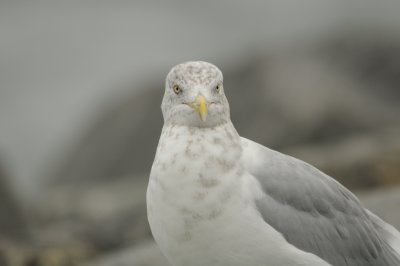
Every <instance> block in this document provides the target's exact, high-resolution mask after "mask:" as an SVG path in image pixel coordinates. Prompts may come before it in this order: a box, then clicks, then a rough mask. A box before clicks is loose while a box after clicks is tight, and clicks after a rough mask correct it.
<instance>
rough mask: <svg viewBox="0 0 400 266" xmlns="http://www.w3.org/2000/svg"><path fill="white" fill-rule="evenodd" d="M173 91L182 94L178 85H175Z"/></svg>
mask: <svg viewBox="0 0 400 266" xmlns="http://www.w3.org/2000/svg"><path fill="white" fill-rule="evenodd" d="M172 90H173V91H174V92H175V94H179V93H181V92H182V90H181V88H180V87H179V86H178V85H174V86H173V87H172Z"/></svg>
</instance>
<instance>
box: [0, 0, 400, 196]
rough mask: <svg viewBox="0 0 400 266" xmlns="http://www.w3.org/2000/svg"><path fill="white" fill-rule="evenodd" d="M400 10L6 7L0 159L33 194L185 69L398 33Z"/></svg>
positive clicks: (0, 29) (232, 5) (258, 2)
mask: <svg viewBox="0 0 400 266" xmlns="http://www.w3.org/2000/svg"><path fill="white" fill-rule="evenodd" d="M399 10H400V2H399V1H379V3H378V2H376V1H372V0H368V1H367V0H365V1H361V0H360V1H320V0H303V1H281V0H272V1H262V0H251V1H228V0H224V1H179V0H174V1H159V2H155V1H107V2H106V1H2V2H1V3H0V160H1V162H2V163H3V165H4V166H5V167H6V171H8V172H9V173H10V174H11V175H12V176H13V177H14V181H15V183H14V185H15V186H18V189H22V190H25V191H29V189H30V188H32V186H33V185H34V184H35V183H36V182H35V181H36V180H38V179H37V178H40V176H41V174H42V173H43V171H44V169H45V168H47V167H49V165H51V164H52V162H53V161H52V160H53V158H56V157H57V156H58V155H59V154H62V153H63V151H64V150H65V149H67V148H68V144H69V143H70V142H71V141H72V140H73V139H74V136H76V134H77V133H78V131H79V130H82V128H85V123H87V122H88V121H91V117H93V116H94V115H95V113H96V112H97V111H98V110H99V109H101V108H104V106H107V105H110V104H111V103H112V102H113V100H114V99H117V98H118V97H121V95H124V94H125V93H127V90H140V89H141V88H142V87H145V86H143V84H145V83H146V82H149V81H152V80H154V79H156V80H158V79H160V77H163V76H164V75H165V74H166V72H167V71H168V70H169V68H170V67H171V66H173V65H174V64H176V63H178V62H181V61H186V60H193V59H201V60H206V61H211V62H214V63H216V64H217V65H219V66H220V67H221V68H222V69H223V70H224V68H228V67H229V66H230V65H232V64H235V63H236V62H238V61H240V60H243V58H245V57H247V56H249V55H251V54H254V53H255V51H260V50H261V51H267V50H273V49H279V47H280V46H285V45H293V44H295V43H298V45H303V44H305V43H308V42H313V41H315V40H317V39H318V38H322V36H325V35H326V34H329V33H332V32H334V31H340V30H345V29H346V28H347V27H348V26H349V25H359V26H360V27H362V28H364V29H366V30H368V28H369V27H374V28H382V29H391V30H393V32H397V33H399V31H400V27H398V25H400V24H399V23H400V16H399V15H398V11H399ZM124 84H136V85H134V86H131V85H130V86H124ZM160 86H161V87H162V84H160ZM160 89H162V88H160ZM156 108H158V107H156ZM24 188H25V189H24Z"/></svg>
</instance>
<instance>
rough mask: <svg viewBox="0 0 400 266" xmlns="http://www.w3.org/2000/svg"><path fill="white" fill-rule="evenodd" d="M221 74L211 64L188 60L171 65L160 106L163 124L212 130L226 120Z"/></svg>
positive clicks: (226, 104)
mask: <svg viewBox="0 0 400 266" xmlns="http://www.w3.org/2000/svg"><path fill="white" fill-rule="evenodd" d="M222 82H223V76H222V73H221V71H220V70H219V69H218V67H216V66H215V65H213V64H210V63H207V62H202V61H191V62H186V63H182V64H179V65H176V66H174V67H173V68H172V69H171V70H170V72H169V73H168V75H167V78H166V81H165V93H164V98H163V101H162V104H161V109H162V113H163V116H164V123H165V124H170V125H186V126H192V127H215V126H217V125H220V124H223V123H226V122H228V121H229V120H230V117H229V104H228V101H227V99H226V97H225V93H224V87H223V83H222Z"/></svg>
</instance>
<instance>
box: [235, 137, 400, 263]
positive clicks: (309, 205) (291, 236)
mask: <svg viewBox="0 0 400 266" xmlns="http://www.w3.org/2000/svg"><path fill="white" fill-rule="evenodd" d="M242 144H243V151H244V163H245V167H246V169H247V171H249V172H250V173H251V174H252V175H254V176H255V177H256V178H257V179H258V180H259V182H260V184H261V186H262V188H263V191H264V195H263V197H262V198H260V199H258V200H257V202H256V204H257V207H258V209H259V211H260V213H261V214H262V216H263V218H264V220H265V221H266V222H267V223H268V224H269V225H271V226H272V227H274V228H275V229H276V230H277V231H279V232H280V233H281V234H282V235H283V236H284V237H285V239H286V240H287V241H288V242H289V243H291V244H292V245H294V246H296V247H297V248H299V249H301V250H304V251H307V252H310V253H313V254H315V255H317V256H319V257H320V258H322V259H324V260H326V261H327V262H329V263H331V264H332V265H334V266H341V265H351V266H353V265H354V266H355V265H357V266H372V265H374V266H383V265H387V266H389V265H390V266H399V265H400V255H399V254H398V253H396V252H395V251H394V249H393V248H392V247H391V246H390V244H389V242H388V240H387V239H386V237H384V236H383V235H381V234H380V231H379V228H377V227H376V223H374V221H373V219H372V218H371V216H370V214H369V212H368V211H367V210H366V209H364V208H363V207H362V205H361V204H360V202H359V201H358V199H357V198H356V197H355V196H354V195H353V194H352V193H351V192H350V191H349V190H347V189H346V188H345V187H343V186H342V185H340V184H339V183H338V182H336V181H335V180H334V179H332V178H331V177H329V176H327V175H325V174H324V173H322V172H321V171H319V170H317V169H316V168H314V167H312V166H311V165H309V164H307V163H305V162H303V161H300V160H297V159H295V158H293V157H290V156H287V155H284V154H281V153H278V152H276V151H273V150H270V149H268V148H266V147H264V146H262V145H259V144H257V143H255V142H252V141H250V140H247V139H244V138H242Z"/></svg>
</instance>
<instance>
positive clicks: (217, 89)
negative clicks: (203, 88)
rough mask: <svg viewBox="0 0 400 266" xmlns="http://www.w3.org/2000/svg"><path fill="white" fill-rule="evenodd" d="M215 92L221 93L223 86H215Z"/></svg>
mask: <svg viewBox="0 0 400 266" xmlns="http://www.w3.org/2000/svg"><path fill="white" fill-rule="evenodd" d="M215 90H216V91H217V92H219V91H220V90H221V85H219V84H218V85H217V86H215Z"/></svg>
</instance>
